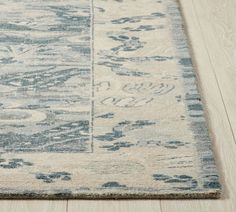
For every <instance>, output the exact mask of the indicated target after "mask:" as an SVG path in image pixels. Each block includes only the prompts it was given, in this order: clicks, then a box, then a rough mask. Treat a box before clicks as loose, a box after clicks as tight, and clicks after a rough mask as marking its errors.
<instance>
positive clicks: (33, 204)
mask: <svg viewBox="0 0 236 212" xmlns="http://www.w3.org/2000/svg"><path fill="white" fill-rule="evenodd" d="M66 211H67V201H66V200H63V201H56V200H55V201H54V200H1V201H0V212H66Z"/></svg>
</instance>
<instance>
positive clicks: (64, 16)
mask: <svg viewBox="0 0 236 212" xmlns="http://www.w3.org/2000/svg"><path fill="white" fill-rule="evenodd" d="M0 32H1V33H0V46H1V48H0V108H1V109H0V197H1V198H89V199H96V198H216V197H219V194H220V184H219V181H218V174H217V171H216V167H215V162H214V158H213V153H212V150H211V141H210V139H209V135H208V130H207V124H206V119H205V117H204V111H203V105H202V102H201V97H200V95H199V91H198V88H197V84H196V70H194V69H193V65H192V59H191V56H190V53H189V47H188V43H187V40H186V35H185V33H184V27H183V21H182V17H181V14H180V10H179V5H178V4H177V2H176V1H175V0H34V1H32V0H22V1H18V0H8V1H1V3H0ZM205 71H208V70H205Z"/></svg>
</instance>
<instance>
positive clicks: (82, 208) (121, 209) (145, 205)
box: [68, 200, 161, 212]
mask: <svg viewBox="0 0 236 212" xmlns="http://www.w3.org/2000/svg"><path fill="white" fill-rule="evenodd" d="M68 203H69V204H68V212H100V211H101V212H154V211H155V212H161V208H160V201H159V200H97V201H96V200H92V201H91V200H83V201H79V200H70V201H68Z"/></svg>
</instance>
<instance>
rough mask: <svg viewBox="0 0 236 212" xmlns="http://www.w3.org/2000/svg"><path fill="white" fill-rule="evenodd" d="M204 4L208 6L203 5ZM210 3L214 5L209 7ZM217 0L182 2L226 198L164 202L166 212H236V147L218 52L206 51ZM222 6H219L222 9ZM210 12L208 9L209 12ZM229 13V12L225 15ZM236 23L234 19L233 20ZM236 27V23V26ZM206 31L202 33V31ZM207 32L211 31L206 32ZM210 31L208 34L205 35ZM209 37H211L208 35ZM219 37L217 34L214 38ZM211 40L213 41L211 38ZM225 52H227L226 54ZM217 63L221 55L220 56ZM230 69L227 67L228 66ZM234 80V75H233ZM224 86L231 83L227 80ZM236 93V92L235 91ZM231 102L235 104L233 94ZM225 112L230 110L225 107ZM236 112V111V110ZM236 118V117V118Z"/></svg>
mask: <svg viewBox="0 0 236 212" xmlns="http://www.w3.org/2000/svg"><path fill="white" fill-rule="evenodd" d="M202 2H205V3H204V4H202ZM209 2H211V4H208V3H209ZM215 2H216V1H215V0H209V1H202V0H193V1H191V0H181V5H182V9H183V12H184V16H185V20H186V24H187V26H188V32H189V37H190V39H191V42H192V46H193V53H194V56H195V57H194V58H195V59H196V63H197V67H198V75H199V78H200V82H201V87H202V93H203V96H204V97H205V102H206V105H207V108H208V116H209V119H210V125H211V130H212V132H213V133H212V134H213V135H214V138H215V139H214V146H215V148H214V149H215V152H216V156H217V162H218V166H219V169H220V171H221V175H222V183H223V184H224V196H223V198H222V199H220V200H181V201H168V200H163V201H161V206H162V209H163V212H174V211H181V212H185V211H186V212H189V211H191V212H195V211H196V212H211V211H215V212H222V211H224V212H233V211H236V184H235V179H236V170H235V163H236V157H235V155H236V145H235V143H234V142H235V140H234V138H233V134H232V131H231V127H230V123H229V120H228V117H227V113H226V111H225V106H224V104H223V101H222V96H221V93H220V90H219V87H218V83H217V78H216V76H217V75H215V72H214V71H215V65H213V62H212V61H211V54H212V52H214V51H215V45H213V44H212V45H211V46H210V47H209V48H210V51H209V50H208V49H207V48H206V40H205V39H206V36H209V35H212V33H213V31H211V30H212V29H210V25H212V24H213V23H209V22H208V21H209V20H208V19H204V17H205V15H204V14H205V13H209V10H208V9H209V8H211V6H212V5H213V4H215ZM219 6H220V5H219ZM206 8H208V9H206ZM224 12H225V13H227V10H225V11H224ZM231 18H233V17H231ZM234 20H235V19H234ZM235 23H236V22H235ZM201 25H202V28H204V29H205V30H204V31H203V30H202V29H201ZM206 29H208V30H206ZM206 31H207V32H206ZM210 31H211V32H210ZM208 33H209V34H208ZM217 34H218V33H217V32H215V35H214V36H215V37H217V36H218V35H217ZM211 39H214V38H213V37H211ZM223 51H224V50H223ZM218 54H219V55H218V59H220V58H219V57H220V56H221V54H220V53H219V52H218ZM225 66H227V64H225ZM231 77H232V75H231ZM224 80H225V84H228V83H230V82H228V80H229V79H228V80H227V79H226V78H224ZM235 91H236V88H235ZM229 95H231V98H234V100H233V101H235V100H236V97H235V95H232V92H230V93H229ZM226 109H228V106H227V105H226ZM233 112H234V113H235V112H236V107H235V108H234V111H233ZM235 118H236V116H235Z"/></svg>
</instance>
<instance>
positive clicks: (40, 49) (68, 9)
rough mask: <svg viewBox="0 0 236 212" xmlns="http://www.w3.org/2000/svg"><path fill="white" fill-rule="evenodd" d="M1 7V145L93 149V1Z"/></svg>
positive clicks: (9, 147) (25, 148)
mask: <svg viewBox="0 0 236 212" xmlns="http://www.w3.org/2000/svg"><path fill="white" fill-rule="evenodd" d="M0 7H1V20H0V31H1V35H0V44H1V49H0V68H1V73H0V96H1V100H0V107H1V111H0V129H1V134H0V140H1V142H0V148H1V149H2V150H3V151H6V152H8V151H19V152H32V151H44V152H50V151H52V152H73V151H74V152H79V151H85V152H90V151H91V149H90V143H91V142H90V139H89V119H90V111H91V109H90V106H89V104H90V92H89V90H90V87H91V83H90V81H91V68H90V66H91V65H90V54H91V50H90V39H91V37H90V34H91V33H90V31H91V27H90V22H91V21H90V19H91V14H90V7H89V3H88V2H87V1H85V0H83V1H80V2H79V4H78V1H69V2H66V1H40V4H39V2H37V1H33V2H32V1H27V0H26V1H21V2H20V1H15V0H10V1H7V2H4V3H3V1H1V5H0Z"/></svg>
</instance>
